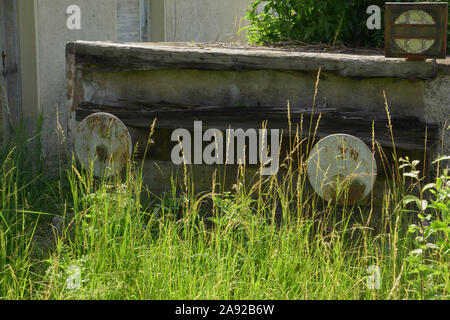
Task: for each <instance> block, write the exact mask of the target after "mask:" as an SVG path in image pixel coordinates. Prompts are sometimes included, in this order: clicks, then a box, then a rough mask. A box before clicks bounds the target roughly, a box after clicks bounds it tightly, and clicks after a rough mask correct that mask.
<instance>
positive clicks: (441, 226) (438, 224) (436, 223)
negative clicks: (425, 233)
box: [430, 220, 450, 231]
mask: <svg viewBox="0 0 450 320" xmlns="http://www.w3.org/2000/svg"><path fill="white" fill-rule="evenodd" d="M430 228H432V229H434V230H437V231H441V230H447V229H450V227H449V226H448V225H447V224H446V223H444V222H442V221H437V220H436V221H433V222H432V223H431V225H430Z"/></svg>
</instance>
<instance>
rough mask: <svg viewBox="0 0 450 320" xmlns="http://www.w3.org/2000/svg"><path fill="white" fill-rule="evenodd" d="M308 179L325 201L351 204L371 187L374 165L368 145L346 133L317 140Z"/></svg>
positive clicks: (312, 153)
mask: <svg viewBox="0 0 450 320" xmlns="http://www.w3.org/2000/svg"><path fill="white" fill-rule="evenodd" d="M307 172H308V179H309V181H310V183H311V185H312V187H313V188H314V190H315V191H316V193H317V194H318V195H319V196H320V197H321V198H322V199H325V200H326V201H333V202H335V203H337V204H340V205H343V204H354V203H356V202H359V201H361V200H363V199H364V198H365V197H367V196H368V195H369V194H370V192H371V191H372V189H373V185H374V183H375V179H376V174H377V165H376V162H375V159H374V157H373V154H372V152H371V150H370V149H369V147H367V145H366V144H365V143H364V142H362V141H361V140H360V139H358V138H356V137H353V136H351V135H347V134H335V135H331V136H328V137H326V138H324V139H322V140H320V141H319V142H318V143H317V144H316V145H315V146H314V148H313V150H312V151H311V156H310V158H309V160H308V167H307Z"/></svg>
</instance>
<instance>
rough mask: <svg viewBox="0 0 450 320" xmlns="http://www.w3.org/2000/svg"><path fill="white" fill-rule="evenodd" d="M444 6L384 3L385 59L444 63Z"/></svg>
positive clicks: (419, 3) (445, 46) (438, 3)
mask: <svg viewBox="0 0 450 320" xmlns="http://www.w3.org/2000/svg"><path fill="white" fill-rule="evenodd" d="M447 20H448V3H447V2H426V3H425V2H386V11H385V28H386V35H385V41H384V42H385V51H386V57H404V58H410V59H427V58H438V59H445V57H446V52H447Z"/></svg>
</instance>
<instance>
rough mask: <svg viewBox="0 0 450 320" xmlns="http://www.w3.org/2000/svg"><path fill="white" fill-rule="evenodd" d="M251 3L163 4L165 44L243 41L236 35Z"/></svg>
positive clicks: (198, 0)
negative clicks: (173, 42) (172, 42)
mask: <svg viewBox="0 0 450 320" xmlns="http://www.w3.org/2000/svg"><path fill="white" fill-rule="evenodd" d="M252 2H253V0H165V2H164V4H165V7H164V11H165V40H166V41H185V42H190V41H196V42H212V41H220V42H236V41H246V37H245V33H242V34H241V35H240V36H239V35H237V32H238V30H239V25H240V23H243V24H242V25H241V26H243V25H245V22H244V21H243V17H245V15H246V13H247V11H246V10H247V8H248V7H249V6H250V4H251V3H252Z"/></svg>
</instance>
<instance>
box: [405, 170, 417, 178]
mask: <svg viewBox="0 0 450 320" xmlns="http://www.w3.org/2000/svg"><path fill="white" fill-rule="evenodd" d="M419 173H420V172H419V171H411V172H406V173H404V174H403V175H404V176H405V177H410V178H414V179H419Z"/></svg>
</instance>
